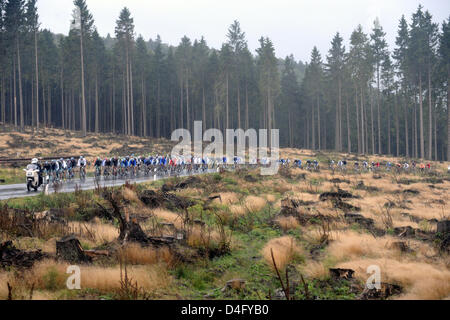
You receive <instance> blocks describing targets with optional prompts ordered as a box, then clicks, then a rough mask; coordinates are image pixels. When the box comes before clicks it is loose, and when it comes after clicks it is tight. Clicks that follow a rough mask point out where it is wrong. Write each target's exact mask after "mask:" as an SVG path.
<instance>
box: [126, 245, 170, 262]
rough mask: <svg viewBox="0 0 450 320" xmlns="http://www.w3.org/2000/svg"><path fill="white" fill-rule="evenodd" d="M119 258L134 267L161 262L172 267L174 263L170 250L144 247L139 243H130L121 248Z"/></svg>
mask: <svg viewBox="0 0 450 320" xmlns="http://www.w3.org/2000/svg"><path fill="white" fill-rule="evenodd" d="M118 258H119V259H120V260H121V261H123V262H125V263H126V264H132V265H151V264H157V263H160V262H165V263H166V264H168V265H171V264H172V262H173V256H172V254H171V252H170V250H169V248H167V247H163V248H154V247H142V246H141V245H139V244H138V243H129V244H127V245H125V246H123V247H122V248H120V249H119V251H118Z"/></svg>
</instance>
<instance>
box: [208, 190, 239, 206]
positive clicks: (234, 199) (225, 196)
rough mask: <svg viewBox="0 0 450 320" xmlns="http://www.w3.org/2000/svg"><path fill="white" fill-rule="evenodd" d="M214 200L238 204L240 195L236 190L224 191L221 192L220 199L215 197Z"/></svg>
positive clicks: (215, 201)
mask: <svg viewBox="0 0 450 320" xmlns="http://www.w3.org/2000/svg"><path fill="white" fill-rule="evenodd" d="M213 202H214V203H222V204H226V205H230V204H236V203H238V202H239V195H238V194H237V193H235V192H223V193H221V194H220V199H214V201H213Z"/></svg>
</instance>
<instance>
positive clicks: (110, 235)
mask: <svg viewBox="0 0 450 320" xmlns="http://www.w3.org/2000/svg"><path fill="white" fill-rule="evenodd" d="M69 227H70V229H71V232H72V233H75V234H76V235H78V236H79V237H80V238H81V239H83V240H87V241H90V242H91V243H93V244H95V245H100V244H103V243H106V242H111V241H114V240H115V239H117V237H118V236H119V230H118V228H116V227H114V226H113V225H111V224H106V223H102V222H101V221H100V220H99V219H98V218H95V219H94V220H93V222H79V221H71V222H69Z"/></svg>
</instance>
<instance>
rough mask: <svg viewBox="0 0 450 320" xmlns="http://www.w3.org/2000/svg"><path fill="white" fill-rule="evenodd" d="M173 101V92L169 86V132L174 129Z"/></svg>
mask: <svg viewBox="0 0 450 320" xmlns="http://www.w3.org/2000/svg"><path fill="white" fill-rule="evenodd" d="M174 109H175V108H174V103H173V93H172V88H170V132H173V130H175V110H174Z"/></svg>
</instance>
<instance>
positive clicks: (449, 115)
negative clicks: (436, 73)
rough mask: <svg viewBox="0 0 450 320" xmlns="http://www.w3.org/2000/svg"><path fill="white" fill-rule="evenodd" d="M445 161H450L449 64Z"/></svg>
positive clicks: (449, 68)
mask: <svg viewBox="0 0 450 320" xmlns="http://www.w3.org/2000/svg"><path fill="white" fill-rule="evenodd" d="M447 161H450V64H449V63H447Z"/></svg>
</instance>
